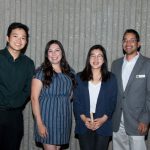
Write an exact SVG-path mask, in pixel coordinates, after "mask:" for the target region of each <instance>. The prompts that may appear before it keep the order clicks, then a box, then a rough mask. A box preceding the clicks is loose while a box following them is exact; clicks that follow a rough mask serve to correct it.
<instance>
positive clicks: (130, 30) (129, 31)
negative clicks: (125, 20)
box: [123, 29, 140, 42]
mask: <svg viewBox="0 0 150 150" xmlns="http://www.w3.org/2000/svg"><path fill="white" fill-rule="evenodd" d="M127 33H132V34H134V35H135V37H136V40H137V42H140V36H139V33H138V32H137V31H136V30H134V29H127V30H126V31H125V32H124V34H123V40H124V37H125V35H126V34H127Z"/></svg>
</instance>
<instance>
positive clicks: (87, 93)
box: [83, 81, 90, 113]
mask: <svg viewBox="0 0 150 150" xmlns="http://www.w3.org/2000/svg"><path fill="white" fill-rule="evenodd" d="M83 85H84V92H85V94H84V96H85V100H86V106H87V108H88V109H89V111H90V95H89V88H88V81H83ZM89 113H90V112H89Z"/></svg>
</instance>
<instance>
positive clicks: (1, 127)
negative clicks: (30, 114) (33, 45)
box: [0, 22, 34, 150]
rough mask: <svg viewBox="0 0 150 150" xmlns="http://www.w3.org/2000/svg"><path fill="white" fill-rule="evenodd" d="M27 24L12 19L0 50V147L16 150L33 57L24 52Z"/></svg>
mask: <svg viewBox="0 0 150 150" xmlns="http://www.w3.org/2000/svg"><path fill="white" fill-rule="evenodd" d="M28 30H29V29H28V27H27V26H26V25H24V24H22V23H16V22H15V23H12V24H11V25H10V26H9V28H8V31H7V46H6V48H4V49H3V50H0V150H19V147H20V143H21V139H22V137H23V115H22V110H23V107H24V106H25V104H26V100H27V98H28V97H29V95H30V85H31V79H32V77H33V74H34V63H33V61H32V60H31V59H30V58H29V57H27V56H26V55H24V51H25V50H26V48H27V44H28V38H29V33H28Z"/></svg>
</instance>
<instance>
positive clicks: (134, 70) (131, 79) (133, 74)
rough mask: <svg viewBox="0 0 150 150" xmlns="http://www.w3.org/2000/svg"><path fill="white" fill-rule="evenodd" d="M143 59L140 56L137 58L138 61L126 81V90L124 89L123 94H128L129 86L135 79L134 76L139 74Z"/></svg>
mask: <svg viewBox="0 0 150 150" xmlns="http://www.w3.org/2000/svg"><path fill="white" fill-rule="evenodd" d="M143 61H144V59H143V57H142V55H140V56H139V58H138V60H137V61H136V63H135V66H134V68H133V70H132V72H131V75H130V77H129V80H128V83H127V86H126V89H125V92H128V90H129V88H130V85H131V83H132V82H133V80H134V79H135V76H136V75H137V74H138V73H139V71H140V70H141V67H142V66H143Z"/></svg>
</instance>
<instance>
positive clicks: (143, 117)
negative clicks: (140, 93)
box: [138, 61, 150, 124]
mask: <svg viewBox="0 0 150 150" xmlns="http://www.w3.org/2000/svg"><path fill="white" fill-rule="evenodd" d="M147 66H148V67H147V68H148V71H147V74H146V76H147V79H146V88H145V90H146V92H145V94H146V96H145V98H146V100H145V106H144V108H143V110H142V112H141V114H140V116H139V119H138V120H139V122H143V123H147V124H148V123H149V122H150V68H149V66H150V61H149V63H148V65H147Z"/></svg>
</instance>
